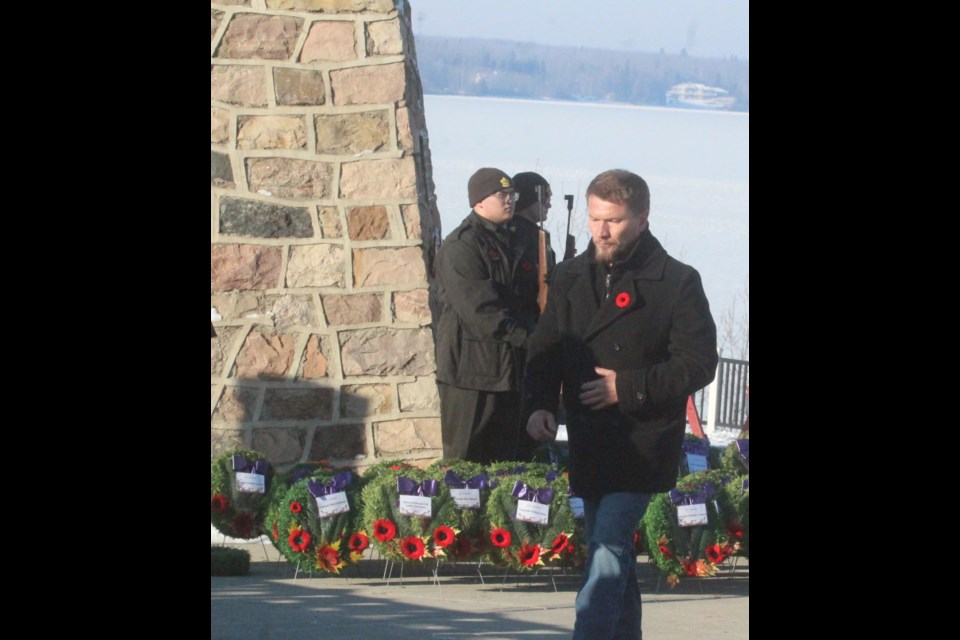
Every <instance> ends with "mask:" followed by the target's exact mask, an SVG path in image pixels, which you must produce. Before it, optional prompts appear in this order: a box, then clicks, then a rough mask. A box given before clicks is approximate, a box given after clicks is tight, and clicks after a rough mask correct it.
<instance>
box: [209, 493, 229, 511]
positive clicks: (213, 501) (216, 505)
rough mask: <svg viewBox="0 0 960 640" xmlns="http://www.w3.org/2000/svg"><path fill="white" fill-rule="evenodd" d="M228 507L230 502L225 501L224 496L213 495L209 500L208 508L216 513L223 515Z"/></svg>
mask: <svg viewBox="0 0 960 640" xmlns="http://www.w3.org/2000/svg"><path fill="white" fill-rule="evenodd" d="M229 506H230V501H229V500H227V496H225V495H222V494H219V493H215V494H213V497H212V498H210V508H211V509H213V510H214V511H216V512H217V513H224V512H225V511H226V510H227V507H229Z"/></svg>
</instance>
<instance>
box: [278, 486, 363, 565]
mask: <svg viewBox="0 0 960 640" xmlns="http://www.w3.org/2000/svg"><path fill="white" fill-rule="evenodd" d="M340 473H349V474H350V476H349V483H347V484H346V486H345V487H344V489H343V493H344V494H346V497H347V504H348V505H349V506H350V509H349V510H348V511H344V512H343V513H338V514H334V515H330V516H325V517H320V513H319V508H318V506H317V499H316V498H315V497H314V496H313V494H312V493H311V492H310V483H311V482H313V483H320V484H323V485H329V484H330V483H331V482H332V481H333V480H334V478H335V477H337V474H340ZM361 492H362V487H361V481H360V477H359V476H358V475H357V474H355V473H353V472H351V471H342V470H341V471H338V470H334V469H318V470H315V471H314V472H313V473H312V474H311V475H310V476H308V477H305V478H302V479H300V480H297V481H296V482H294V483H293V484H292V485H291V486H290V488H289V489H288V490H287V492H286V494H285V495H284V497H283V498H282V499H281V500H278V501H277V503H278V505H277V509H276V514H277V523H276V531H275V533H277V534H278V535H277V536H276V538H275V540H276V541H277V547H278V548H279V549H280V552H281V553H282V554H283V555H284V557H285V558H286V559H287V560H289V561H290V562H292V563H294V564H299V565H300V566H304V565H306V566H308V567H309V568H310V569H311V570H313V569H317V570H320V571H324V572H327V573H340V570H341V569H342V568H344V567H346V566H348V565H350V564H353V563H355V562H359V561H360V559H361V558H362V556H363V552H364V550H365V549H366V548H367V547H368V546H369V539H368V537H367V536H366V534H365V533H364V532H363V531H362V530H361V527H360V518H361V515H360V514H361V512H362V505H361V503H360V496H361Z"/></svg>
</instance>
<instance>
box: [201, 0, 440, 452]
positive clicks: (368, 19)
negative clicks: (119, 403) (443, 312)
mask: <svg viewBox="0 0 960 640" xmlns="http://www.w3.org/2000/svg"><path fill="white" fill-rule="evenodd" d="M210 13H211V22H210V56H211V67H210V94H211V102H210V184H211V212H210V213H211V215H210V220H211V228H210V234H211V243H210V276H211V278H210V298H211V307H212V315H213V320H214V322H213V324H214V326H215V328H216V331H217V334H218V335H217V337H216V338H213V339H212V340H211V355H210V381H211V404H210V430H211V456H216V455H218V454H219V453H220V452H222V451H225V450H227V449H232V448H235V447H243V448H252V449H255V450H258V451H260V452H262V453H264V455H265V456H266V457H267V458H268V459H269V460H270V462H271V463H273V464H274V465H275V466H276V467H277V468H279V469H284V468H287V467H289V466H292V465H293V464H296V463H298V462H308V461H318V460H321V459H325V460H328V461H330V463H331V464H335V465H351V466H355V467H357V468H358V469H360V470H362V469H363V468H365V467H366V466H369V465H370V464H373V463H375V462H378V461H380V460H384V459H396V458H399V459H404V460H407V461H410V462H413V463H415V464H419V465H421V466H423V465H425V464H428V463H429V462H432V461H433V460H435V459H436V458H438V457H440V455H441V454H442V444H441V440H440V418H439V413H440V411H439V400H438V397H437V390H436V379H435V371H436V365H435V356H434V338H433V332H432V327H433V316H434V314H433V311H432V307H433V306H434V302H433V296H432V294H431V291H432V290H433V278H432V275H431V261H432V257H433V254H434V251H435V248H436V246H437V243H438V239H439V237H440V222H439V213H438V212H437V210H436V207H435V205H434V202H435V198H434V189H433V181H432V178H431V175H430V153H429V145H428V143H427V135H426V122H425V115H424V108H423V92H422V89H421V86H420V79H419V74H418V72H417V66H416V51H415V46H414V40H413V34H412V30H411V23H410V6H409V3H408V2H407V1H406V0H397V1H396V2H393V1H391V0H219V1H216V2H212V3H211V12H210Z"/></svg>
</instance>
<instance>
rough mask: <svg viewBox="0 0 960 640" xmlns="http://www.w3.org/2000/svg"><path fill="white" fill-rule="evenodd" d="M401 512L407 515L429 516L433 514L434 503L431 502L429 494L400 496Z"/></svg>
mask: <svg viewBox="0 0 960 640" xmlns="http://www.w3.org/2000/svg"><path fill="white" fill-rule="evenodd" d="M399 510H400V513H402V514H403V515H405V516H425V517H427V518H429V517H431V516H432V515H433V505H432V504H431V503H430V497H429V496H407V495H402V496H400V505H399Z"/></svg>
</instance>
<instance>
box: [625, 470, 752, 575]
mask: <svg viewBox="0 0 960 640" xmlns="http://www.w3.org/2000/svg"><path fill="white" fill-rule="evenodd" d="M725 478H726V476H725V475H724V474H723V473H722V472H721V471H717V470H707V471H698V472H696V473H692V474H689V475H687V476H684V477H683V478H681V479H680V480H679V481H677V487H676V488H677V489H678V490H680V491H681V492H684V493H686V492H691V491H697V490H700V489H704V488H705V487H707V486H708V484H707V483H709V486H710V487H712V488H713V489H714V492H715V493H714V495H713V496H712V497H709V498H708V499H707V500H706V511H707V524H705V525H696V526H692V527H681V526H680V524H679V522H678V520H677V505H676V504H674V502H673V501H672V500H671V498H670V493H669V492H667V493H659V494H656V495H655V496H654V497H653V499H652V500H651V501H650V505H649V506H648V507H647V511H646V513H645V514H644V516H643V532H644V538H645V545H646V548H647V552H648V553H649V555H650V559H651V560H652V561H653V562H654V564H655V565H656V567H657V568H658V569H659V570H660V571H661V572H663V573H664V574H665V575H666V576H667V584H669V585H670V586H671V587H673V586H676V585H677V584H678V583H679V581H680V577H681V576H694V577H696V576H709V575H713V574H715V573H716V570H717V568H716V565H717V564H719V563H720V562H723V561H724V559H725V558H726V557H728V556H730V555H731V554H732V553H734V552H735V549H734V548H733V546H732V545H731V544H730V540H729V536H728V534H727V530H726V526H725V523H724V518H723V516H722V515H721V513H720V509H719V500H718V496H722V489H721V486H722V485H723V482H724V479H725ZM720 500H722V497H720Z"/></svg>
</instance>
